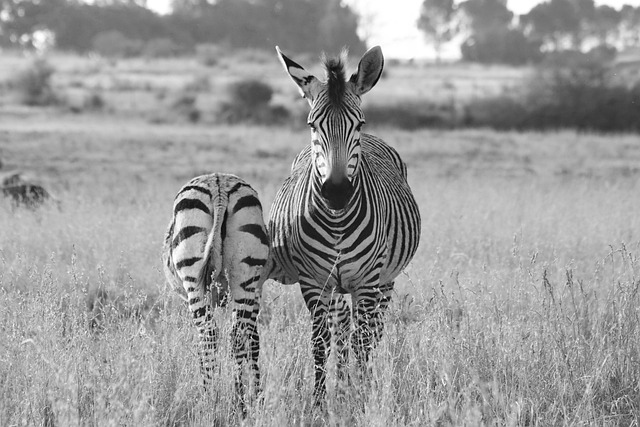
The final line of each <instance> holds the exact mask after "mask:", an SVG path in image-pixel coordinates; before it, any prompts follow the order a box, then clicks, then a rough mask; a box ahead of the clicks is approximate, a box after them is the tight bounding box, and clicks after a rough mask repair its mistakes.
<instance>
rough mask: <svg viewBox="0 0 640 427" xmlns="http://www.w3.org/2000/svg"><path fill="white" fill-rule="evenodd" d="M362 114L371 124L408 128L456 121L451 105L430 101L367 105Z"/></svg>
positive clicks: (434, 125)
mask: <svg viewBox="0 0 640 427" xmlns="http://www.w3.org/2000/svg"><path fill="white" fill-rule="evenodd" d="M364 116H365V117H366V119H367V121H368V122H369V123H372V124H376V125H383V126H393V127H398V128H401V129H409V130H414V129H419V128H426V127H449V126H453V125H454V124H455V122H456V117H455V111H454V109H453V107H452V106H448V105H444V104H443V105H439V104H433V103H430V102H408V103H403V104H392V105H369V106H367V107H365V108H364Z"/></svg>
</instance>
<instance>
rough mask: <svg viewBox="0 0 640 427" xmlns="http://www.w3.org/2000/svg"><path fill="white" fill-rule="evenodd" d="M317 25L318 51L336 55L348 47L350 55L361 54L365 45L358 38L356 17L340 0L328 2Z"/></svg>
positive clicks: (329, 0)
mask: <svg viewBox="0 0 640 427" xmlns="http://www.w3.org/2000/svg"><path fill="white" fill-rule="evenodd" d="M323 15H324V16H323V17H322V19H321V20H320V22H319V23H318V30H319V36H320V37H318V39H319V42H320V46H319V47H320V50H322V51H326V52H334V53H337V52H338V51H339V50H340V49H342V47H344V46H346V47H348V48H349V49H350V50H351V52H352V53H355V54H358V55H360V54H363V53H364V51H365V50H366V46H365V44H364V43H363V42H362V40H360V38H359V37H358V15H356V14H355V13H354V12H353V11H352V10H351V8H349V7H348V6H346V5H344V6H343V5H342V4H341V0H328V1H327V2H326V5H325V8H324V11H323Z"/></svg>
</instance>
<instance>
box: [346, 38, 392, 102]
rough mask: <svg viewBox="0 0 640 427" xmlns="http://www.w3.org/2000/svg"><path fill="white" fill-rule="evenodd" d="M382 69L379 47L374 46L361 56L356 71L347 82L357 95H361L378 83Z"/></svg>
mask: <svg viewBox="0 0 640 427" xmlns="http://www.w3.org/2000/svg"><path fill="white" fill-rule="evenodd" d="M383 67H384V57H383V56H382V49H380V46H374V47H372V48H371V49H369V50H368V51H366V52H365V54H364V55H363V56H362V59H361V60H360V63H359V64H358V70H357V71H356V72H355V73H354V74H353V75H352V76H351V79H350V80H349V81H350V82H351V83H353V84H354V85H355V90H356V93H357V94H358V95H363V94H365V93H367V92H369V91H370V90H371V88H372V87H374V86H375V85H376V83H378V80H379V79H380V76H381V75H382V68H383Z"/></svg>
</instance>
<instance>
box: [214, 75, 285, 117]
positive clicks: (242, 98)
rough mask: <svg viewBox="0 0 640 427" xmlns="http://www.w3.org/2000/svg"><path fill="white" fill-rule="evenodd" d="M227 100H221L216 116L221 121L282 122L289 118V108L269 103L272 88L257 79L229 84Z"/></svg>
mask: <svg viewBox="0 0 640 427" xmlns="http://www.w3.org/2000/svg"><path fill="white" fill-rule="evenodd" d="M228 92H229V101H227V102H223V103H222V104H221V105H220V108H219V110H218V114H217V118H218V120H219V121H221V122H223V123H240V122H248V123H257V124H265V125H269V124H282V123H284V122H286V121H287V120H288V119H289V118H290V113H289V110H287V109H286V108H284V107H282V106H272V105H270V104H269V103H270V101H271V98H272V97H273V89H272V88H271V86H269V85H268V84H267V83H264V82H261V81H258V80H253V79H250V80H241V81H238V82H235V83H233V84H231V85H230V86H229V89H228Z"/></svg>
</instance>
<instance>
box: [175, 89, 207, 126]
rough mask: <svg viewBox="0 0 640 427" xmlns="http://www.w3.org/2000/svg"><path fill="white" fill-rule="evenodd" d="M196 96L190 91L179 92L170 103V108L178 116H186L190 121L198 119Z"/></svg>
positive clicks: (199, 116) (194, 121)
mask: <svg viewBox="0 0 640 427" xmlns="http://www.w3.org/2000/svg"><path fill="white" fill-rule="evenodd" d="M197 100H198V97H197V95H196V94H194V93H192V92H181V93H180V94H179V95H178V96H177V97H176V98H175V99H174V100H173V101H172V103H171V110H172V111H173V112H175V113H176V114H177V115H178V116H180V117H184V118H186V119H187V120H188V121H190V122H191V123H196V122H198V121H200V118H201V115H202V114H201V112H200V110H199V109H198V107H197V105H196V103H197Z"/></svg>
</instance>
